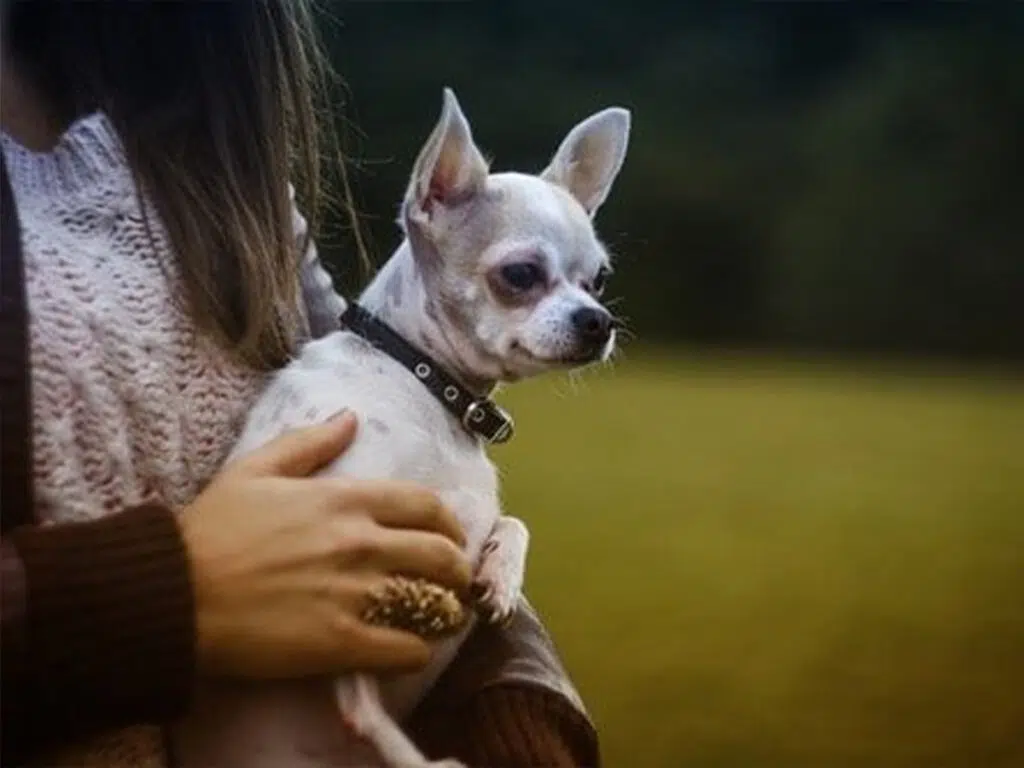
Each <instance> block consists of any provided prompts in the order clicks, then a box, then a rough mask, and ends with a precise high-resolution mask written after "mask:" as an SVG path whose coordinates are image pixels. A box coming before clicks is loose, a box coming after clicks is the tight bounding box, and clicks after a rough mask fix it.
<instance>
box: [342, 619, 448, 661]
mask: <svg viewBox="0 0 1024 768" xmlns="http://www.w3.org/2000/svg"><path fill="white" fill-rule="evenodd" d="M340 634H342V635H343V637H342V642H340V643H339V648H341V649H344V655H343V656H342V657H341V658H340V659H339V661H340V663H341V665H342V667H343V668H344V669H358V670H360V671H362V670H366V671H378V670H381V671H387V672H400V671H406V670H415V669H420V668H421V667H424V666H426V664H427V662H429V661H430V655H431V650H430V646H429V645H428V644H427V642H426V641H425V640H423V639H422V638H421V637H418V636H417V635H414V634H412V633H410V632H402V631H401V630H397V629H390V628H388V627H377V626H373V625H372V624H366V623H365V622H363V621H359V620H357V619H355V618H354V617H346V618H345V620H344V625H343V626H342V627H341V629H340Z"/></svg>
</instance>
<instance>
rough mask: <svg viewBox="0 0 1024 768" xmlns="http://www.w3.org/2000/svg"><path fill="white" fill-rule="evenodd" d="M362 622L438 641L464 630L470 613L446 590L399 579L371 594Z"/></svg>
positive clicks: (387, 580)
mask: <svg viewBox="0 0 1024 768" xmlns="http://www.w3.org/2000/svg"><path fill="white" fill-rule="evenodd" d="M362 619H363V621H365V622H366V623H367V624H373V625H375V626H380V627H391V628H392V629H400V630H403V631H406V632H412V633H413V634H416V635H419V636H420V637H422V638H423V639H425V640H436V639H439V638H443V637H448V636H450V635H454V634H455V633H456V632H458V631H459V630H460V629H462V628H463V627H464V626H465V624H466V622H467V621H468V620H469V610H468V609H467V608H466V606H464V605H463V604H462V601H461V600H459V598H458V595H456V594H455V592H454V591H453V590H451V589H448V588H447V587H442V586H440V585H439V584H434V583H432V582H429V581H427V580H426V579H411V578H408V577H406V576H397V575H396V576H389V577H388V578H387V579H386V580H385V581H384V583H383V584H382V585H381V586H380V587H378V588H377V589H375V590H374V591H372V592H371V593H370V595H369V602H368V604H367V606H366V609H365V610H364V611H363V615H362Z"/></svg>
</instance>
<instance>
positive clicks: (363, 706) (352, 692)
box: [335, 675, 466, 768]
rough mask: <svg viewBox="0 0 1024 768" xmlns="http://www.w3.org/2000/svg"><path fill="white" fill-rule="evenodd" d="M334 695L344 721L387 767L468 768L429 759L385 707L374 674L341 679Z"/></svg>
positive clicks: (455, 763) (457, 763) (446, 761)
mask: <svg viewBox="0 0 1024 768" xmlns="http://www.w3.org/2000/svg"><path fill="white" fill-rule="evenodd" d="M335 695H336V696H337V697H338V705H339V707H340V708H341V715H342V718H343V719H344V721H345V724H346V725H347V726H348V727H349V728H351V729H352V731H353V732H354V733H355V735H356V736H358V737H359V738H360V739H363V740H364V741H366V742H368V743H369V744H371V745H372V746H373V748H374V749H375V750H376V751H377V753H378V754H379V755H380V758H381V760H382V762H383V764H384V765H385V766H388V768H466V766H464V765H463V764H462V763H460V762H459V761H457V760H438V761H434V762H431V761H430V760H427V758H426V757H425V756H424V755H423V753H422V752H420V751H419V749H417V748H416V745H415V744H413V743H412V741H411V740H410V739H409V737H408V736H406V735H405V733H404V732H403V731H402V729H401V727H400V726H399V725H398V723H396V722H395V720H394V718H392V717H391V715H390V714H388V712H387V710H385V709H384V705H383V704H382V703H381V697H380V691H379V689H378V685H377V679H376V678H375V677H371V676H369V675H353V676H349V677H345V678H343V679H341V680H338V682H337V683H336V684H335Z"/></svg>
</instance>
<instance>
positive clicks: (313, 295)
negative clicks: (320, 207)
mask: <svg viewBox="0 0 1024 768" xmlns="http://www.w3.org/2000/svg"><path fill="white" fill-rule="evenodd" d="M288 192H289V194H290V196H291V200H292V231H293V233H294V235H295V242H296V245H297V247H298V249H299V253H300V254H302V255H301V261H300V263H299V284H300V288H301V291H302V302H303V306H304V307H305V310H306V318H307V321H308V322H309V330H310V334H311V336H312V337H313V338H314V339H318V338H320V337H321V336H324V335H326V334H328V333H330V332H331V331H335V330H337V329H338V328H339V327H340V326H341V323H340V320H339V319H340V318H341V315H342V313H343V312H344V311H345V300H344V299H343V298H341V296H339V295H338V293H337V291H335V290H334V280H333V279H332V278H331V274H330V272H328V271H327V269H326V267H324V264H323V262H322V261H321V260H320V255H319V253H318V251H317V247H316V243H315V242H314V241H313V238H311V237H310V236H309V226H308V224H307V222H306V218H305V217H304V216H303V215H302V212H301V211H300V210H299V209H298V207H297V206H296V205H295V188H294V187H293V186H289V188H288Z"/></svg>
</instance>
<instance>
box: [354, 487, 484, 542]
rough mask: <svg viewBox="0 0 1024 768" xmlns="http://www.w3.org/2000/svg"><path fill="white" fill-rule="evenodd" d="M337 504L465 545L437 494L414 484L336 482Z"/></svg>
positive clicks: (384, 522)
mask: <svg viewBox="0 0 1024 768" xmlns="http://www.w3.org/2000/svg"><path fill="white" fill-rule="evenodd" d="M336 488H337V498H336V501H337V504H338V506H339V508H344V509H353V508H357V509H362V510H364V511H365V512H366V513H367V514H369V515H370V517H372V518H373V519H374V520H376V521H377V522H378V523H379V524H380V525H382V526H386V527H388V528H418V529H420V530H424V531H433V532H435V533H439V534H441V535H442V536H446V537H447V538H449V539H451V540H452V541H453V542H455V543H456V544H457V545H458V546H460V547H462V546H465V543H466V534H465V532H464V531H463V529H462V526H461V525H459V521H458V520H457V519H456V518H455V515H454V514H452V512H451V510H449V509H448V508H447V507H445V506H444V504H442V503H441V500H440V498H438V496H437V494H435V493H433V492H432V491H429V490H427V489H425V488H423V487H422V486H420V485H416V484H414V483H404V482H399V481H391V480H371V481H360V480H340V481H337V485H336Z"/></svg>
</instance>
